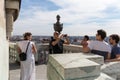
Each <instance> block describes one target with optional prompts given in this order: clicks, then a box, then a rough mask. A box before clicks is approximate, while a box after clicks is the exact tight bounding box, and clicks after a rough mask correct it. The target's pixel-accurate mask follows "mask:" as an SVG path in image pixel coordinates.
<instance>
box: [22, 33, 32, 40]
mask: <svg viewBox="0 0 120 80" xmlns="http://www.w3.org/2000/svg"><path fill="white" fill-rule="evenodd" d="M31 35H32V34H31V33H30V32H26V33H25V34H23V37H24V40H28V39H27V37H28V36H31Z"/></svg>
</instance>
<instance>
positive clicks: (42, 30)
mask: <svg viewBox="0 0 120 80" xmlns="http://www.w3.org/2000/svg"><path fill="white" fill-rule="evenodd" d="M57 14H59V15H60V16H61V20H60V22H61V23H63V31H62V33H67V34H68V35H70V36H83V35H86V34H87V35H90V36H94V35H95V34H96V31H97V30H98V29H104V30H105V31H106V32H107V35H108V36H109V35H110V34H113V33H114V34H115V33H116V34H120V0H22V4H21V10H20V14H19V17H18V19H17V21H15V23H14V30H13V35H22V34H23V33H24V32H31V33H32V34H33V35H52V34H53V31H54V29H53V23H55V22H56V15H57Z"/></svg>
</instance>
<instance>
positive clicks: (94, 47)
mask: <svg viewBox="0 0 120 80" xmlns="http://www.w3.org/2000/svg"><path fill="white" fill-rule="evenodd" d="M105 37H106V32H105V31H104V30H102V29H100V30H97V34H96V40H95V41H90V43H89V44H88V46H86V47H83V52H85V53H88V52H91V53H94V54H97V55H101V56H103V57H104V60H106V59H109V58H110V53H111V46H110V45H109V44H108V43H107V42H105V41H104V39H105Z"/></svg>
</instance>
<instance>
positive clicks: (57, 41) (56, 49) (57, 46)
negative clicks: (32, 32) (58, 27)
mask: <svg viewBox="0 0 120 80" xmlns="http://www.w3.org/2000/svg"><path fill="white" fill-rule="evenodd" d="M53 35H54V37H53V38H51V41H50V48H51V51H50V53H53V54H57V53H63V44H69V43H70V42H69V39H68V36H67V34H59V32H57V31H55V32H54V34H53ZM63 38H64V39H63Z"/></svg>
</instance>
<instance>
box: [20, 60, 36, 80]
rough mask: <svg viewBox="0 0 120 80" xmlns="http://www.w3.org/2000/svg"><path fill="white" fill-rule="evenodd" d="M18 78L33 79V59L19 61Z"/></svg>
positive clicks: (22, 79)
mask: <svg viewBox="0 0 120 80" xmlns="http://www.w3.org/2000/svg"><path fill="white" fill-rule="evenodd" d="M20 65H21V73H20V80H35V61H34V60H26V61H21V64H20Z"/></svg>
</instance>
